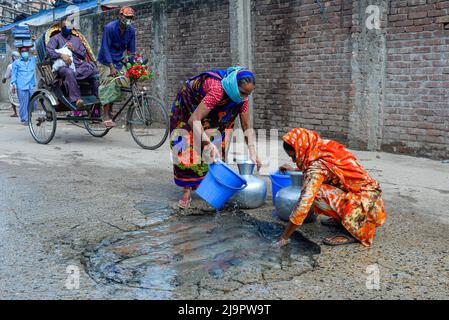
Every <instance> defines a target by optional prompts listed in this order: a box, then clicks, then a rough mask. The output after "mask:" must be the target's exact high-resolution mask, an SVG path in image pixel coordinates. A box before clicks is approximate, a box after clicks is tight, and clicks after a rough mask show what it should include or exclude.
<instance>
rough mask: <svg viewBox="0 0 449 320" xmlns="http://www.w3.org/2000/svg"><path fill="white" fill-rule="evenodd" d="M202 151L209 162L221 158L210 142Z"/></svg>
mask: <svg viewBox="0 0 449 320" xmlns="http://www.w3.org/2000/svg"><path fill="white" fill-rule="evenodd" d="M204 152H205V154H206V155H207V157H208V158H209V159H210V161H211V162H217V161H218V160H220V158H221V155H220V151H219V150H218V149H217V147H216V146H215V145H214V144H213V143H212V142H211V143H209V144H207V145H206V146H205V147H204Z"/></svg>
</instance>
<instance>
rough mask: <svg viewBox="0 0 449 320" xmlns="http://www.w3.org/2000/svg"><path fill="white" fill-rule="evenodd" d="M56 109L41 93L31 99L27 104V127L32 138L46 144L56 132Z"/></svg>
mask: <svg viewBox="0 0 449 320" xmlns="http://www.w3.org/2000/svg"><path fill="white" fill-rule="evenodd" d="M56 121H57V119H56V111H55V109H54V108H53V106H52V104H51V102H50V100H49V99H48V98H47V97H46V96H45V94H43V93H39V94H38V95H36V96H35V97H34V98H33V99H31V101H30V103H29V105H28V127H29V129H30V132H31V135H32V136H33V138H34V140H35V141H36V142H37V143H39V144H48V143H50V141H51V140H53V138H54V136H55V133H56Z"/></svg>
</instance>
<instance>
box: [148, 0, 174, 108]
mask: <svg viewBox="0 0 449 320" xmlns="http://www.w3.org/2000/svg"><path fill="white" fill-rule="evenodd" d="M152 6H153V25H152V36H153V48H152V50H151V59H152V62H153V70H154V80H153V81H152V90H153V94H154V95H156V96H157V97H158V98H160V99H161V100H162V101H163V102H164V103H165V104H166V105H170V103H171V102H170V101H168V97H169V94H168V92H167V87H168V78H167V54H166V47H165V43H166V35H167V23H168V22H167V15H166V1H154V2H153V3H152Z"/></svg>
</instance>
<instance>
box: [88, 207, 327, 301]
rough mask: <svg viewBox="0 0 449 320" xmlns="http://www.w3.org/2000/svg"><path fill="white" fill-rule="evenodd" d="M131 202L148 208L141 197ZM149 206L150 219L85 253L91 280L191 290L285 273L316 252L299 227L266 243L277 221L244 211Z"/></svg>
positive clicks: (158, 294) (225, 287) (232, 286)
mask: <svg viewBox="0 0 449 320" xmlns="http://www.w3.org/2000/svg"><path fill="white" fill-rule="evenodd" d="M136 208H138V209H139V210H141V212H142V213H144V212H145V213H146V214H148V213H149V211H148V210H146V209H145V203H142V204H140V205H137V206H136ZM151 214H152V215H153V218H152V221H153V222H154V223H153V224H147V225H146V226H145V227H144V228H142V230H139V231H133V232H126V233H123V234H119V235H117V236H115V237H113V238H110V239H105V240H103V241H102V242H101V243H100V244H99V245H98V246H97V248H96V249H95V250H94V251H93V252H91V253H89V254H88V255H87V256H88V260H87V263H86V268H87V272H88V273H89V275H90V276H91V277H92V278H93V279H94V280H95V281H96V282H98V283H104V284H118V285H123V286H127V287H132V288H139V289H145V290H147V291H148V297H152V298H171V297H173V296H174V295H175V294H176V293H177V292H179V291H182V292H183V294H184V296H189V295H190V297H194V296H195V295H198V294H199V292H200V291H201V290H203V289H204V290H215V291H216V290H220V291H222V292H231V291H235V290H238V289H239V288H240V287H242V286H245V285H250V284H257V283H260V284H266V283H267V282H270V281H282V280H288V279H291V278H293V277H295V276H298V275H300V274H302V273H304V272H307V271H310V270H312V269H313V267H314V259H313V257H312V256H313V255H315V254H319V253H320V247H319V246H318V245H316V244H315V243H313V242H311V241H309V240H307V239H305V238H304V237H302V236H301V235H300V234H298V233H295V234H294V236H293V237H292V239H291V240H292V241H291V243H290V245H289V246H288V247H285V248H282V249H275V248H273V247H272V246H271V245H272V243H273V241H275V240H277V239H279V237H280V235H281V234H282V232H283V227H282V226H279V225H274V224H270V223H265V222H259V221H257V220H254V219H252V218H250V217H249V216H246V215H235V214H232V213H222V214H221V215H219V216H214V215H207V216H177V215H175V214H174V212H170V211H169V209H167V207H166V206H165V207H163V206H161V207H159V208H158V210H155V211H153V212H152V213H151ZM151 293H153V294H151Z"/></svg>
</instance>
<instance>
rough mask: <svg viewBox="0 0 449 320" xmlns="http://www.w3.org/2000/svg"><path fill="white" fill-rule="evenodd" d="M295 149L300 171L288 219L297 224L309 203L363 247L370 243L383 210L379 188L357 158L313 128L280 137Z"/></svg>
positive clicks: (304, 214) (304, 215)
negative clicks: (299, 189) (297, 191)
mask: <svg viewBox="0 0 449 320" xmlns="http://www.w3.org/2000/svg"><path fill="white" fill-rule="evenodd" d="M284 141H286V142H287V143H288V144H290V145H292V146H293V147H294V148H295V151H296V159H297V165H298V168H299V169H300V170H302V171H303V172H304V184H303V190H302V194H301V198H300V201H299V202H298V205H297V206H296V209H295V210H294V212H293V214H292V215H291V217H290V221H291V222H292V223H293V224H295V225H301V224H302V223H303V222H304V220H305V218H306V217H307V214H308V212H309V210H310V208H311V206H312V205H314V208H315V214H322V215H326V216H329V217H331V218H334V219H336V220H337V221H340V222H341V224H342V225H343V227H344V228H345V229H346V230H347V231H348V232H349V233H351V234H352V235H353V236H354V237H355V238H356V239H357V240H359V241H360V242H361V243H362V244H363V245H364V246H371V245H372V243H373V239H374V233H375V230H376V228H377V227H380V226H381V225H383V224H384V222H385V220H386V213H385V208H384V202H383V200H382V191H381V189H380V186H379V184H378V183H377V181H376V180H374V179H373V178H372V177H370V176H369V175H368V173H367V172H366V171H365V170H364V169H363V168H362V166H361V164H360V163H359V162H358V161H357V159H356V158H355V157H354V156H353V155H352V154H351V153H350V152H349V151H348V150H346V148H344V146H342V145H340V144H338V143H337V142H335V141H329V140H322V139H321V138H319V136H318V135H317V134H316V133H314V132H313V131H309V130H306V129H294V130H292V131H291V132H290V133H289V134H287V135H286V136H285V137H284Z"/></svg>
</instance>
